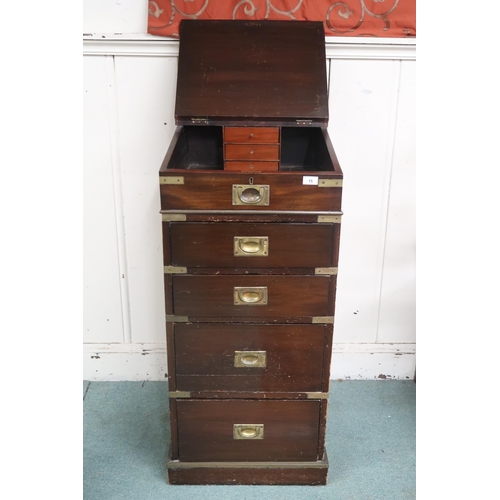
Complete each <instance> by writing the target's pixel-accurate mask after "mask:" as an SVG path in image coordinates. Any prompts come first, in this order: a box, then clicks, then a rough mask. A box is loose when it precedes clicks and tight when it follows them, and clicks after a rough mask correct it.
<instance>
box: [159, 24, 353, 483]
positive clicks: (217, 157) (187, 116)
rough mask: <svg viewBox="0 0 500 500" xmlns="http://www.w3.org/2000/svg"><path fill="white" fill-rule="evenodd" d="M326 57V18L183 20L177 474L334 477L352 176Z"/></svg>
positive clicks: (173, 318) (259, 479) (173, 177)
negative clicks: (331, 428) (333, 112)
mask: <svg viewBox="0 0 500 500" xmlns="http://www.w3.org/2000/svg"><path fill="white" fill-rule="evenodd" d="M249 41H251V42H252V43H250V44H249ZM229 48H230V49H231V50H229ZM255 51H257V53H258V54H259V57H258V58H257V57H256V56H255ZM286 54H289V55H290V54H291V55H292V56H293V57H288V58H286V57H285V55H286ZM262 61H264V62H262ZM325 64H326V63H325V56H324V36H323V28H322V24H321V23H314V22H311V23H310V22H305V23H299V22H298V23H289V22H272V21H269V22H264V21H263V22H251V23H247V22H243V21H241V22H240V21H183V22H182V23H181V31H180V52H179V74H178V83H177V101H176V120H177V123H178V125H179V126H178V128H177V131H176V133H175V135H174V138H173V139H172V142H171V144H170V146H169V148H168V152H167V154H166V157H165V160H164V162H163V164H162V166H161V169H160V195H161V213H162V228H163V255H164V281H165V310H166V332H167V355H168V380H169V390H170V430H171V449H170V457H169V462H168V464H167V470H168V479H169V482H170V483H172V484H311V485H313V484H325V483H326V478H327V471H328V461H327V458H326V451H325V428H326V414H327V404H328V399H327V398H328V388H329V375H330V359H331V347H332V339H333V322H334V315H335V294H336V282H337V269H338V256H339V241H340V222H341V196H342V177H343V176H342V171H341V168H340V166H339V163H338V160H337V158H336V156H335V153H334V150H333V147H332V145H331V143H330V139H329V137H328V133H327V131H326V123H327V119H328V112H327V106H326V68H325ZM271 69H272V71H271ZM304 71H306V73H305V74H304ZM259 72H260V80H259V86H255V84H254V83H255V82H254V81H255V79H256V76H255V75H256V74H257V73H259ZM268 73H271V76H269V75H268ZM291 74H293V75H294V79H293V82H292V83H293V85H292V87H291V86H290V75H291ZM252 82H254V83H252ZM248 85H251V90H252V93H251V95H252V99H251V102H247V101H245V102H243V99H244V97H245V95H246V94H245V93H246V92H247V91H249V87H248ZM252 85H253V86H252ZM235 87H236V89H235ZM276 88H277V89H278V90H279V92H278V94H276V95H274V96H273V92H275V90H274V89H276ZM313 94H314V97H313ZM284 97H286V99H284ZM228 100H229V101H231V100H233V102H232V104H231V103H230V104H228V102H227V101H228Z"/></svg>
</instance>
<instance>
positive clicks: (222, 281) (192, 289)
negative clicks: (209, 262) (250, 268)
mask: <svg viewBox="0 0 500 500" xmlns="http://www.w3.org/2000/svg"><path fill="white" fill-rule="evenodd" d="M335 284H336V276H321V275H317V276H297V275H260V276H259V275H215V276H210V275H174V276H172V296H173V314H174V315H175V316H187V317H188V318H189V319H190V320H193V321H210V318H212V320H214V319H217V318H240V319H241V320H245V321H251V320H259V319H264V318H266V319H269V320H272V321H277V320H278V319H282V320H283V321H280V322H288V321H293V320H292V318H294V317H295V318H304V317H308V318H311V317H315V316H317V317H324V316H331V315H332V314H333V302H334V300H333V297H332V296H331V295H332V292H333V291H334V290H335ZM196 318H197V319H196ZM309 322H310V321H309Z"/></svg>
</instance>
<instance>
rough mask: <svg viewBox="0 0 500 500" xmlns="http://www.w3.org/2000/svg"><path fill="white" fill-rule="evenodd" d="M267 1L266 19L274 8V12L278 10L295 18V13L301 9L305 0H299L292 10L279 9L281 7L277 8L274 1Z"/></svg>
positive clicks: (277, 12) (283, 14)
mask: <svg viewBox="0 0 500 500" xmlns="http://www.w3.org/2000/svg"><path fill="white" fill-rule="evenodd" d="M266 2H267V9H266V19H267V18H268V17H269V12H270V11H271V10H273V11H274V12H276V14H281V15H282V16H287V17H289V18H290V19H295V16H294V15H293V14H294V13H295V12H297V11H298V10H299V9H300V6H301V5H302V3H303V2H304V0H299V2H298V3H297V5H296V6H295V7H294V8H293V9H290V10H279V9H277V8H276V7H275V6H274V5H273V3H272V2H271V0H266Z"/></svg>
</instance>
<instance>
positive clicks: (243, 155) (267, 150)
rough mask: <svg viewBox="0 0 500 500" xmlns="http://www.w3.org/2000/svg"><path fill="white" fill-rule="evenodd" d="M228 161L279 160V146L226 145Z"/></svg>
mask: <svg viewBox="0 0 500 500" xmlns="http://www.w3.org/2000/svg"><path fill="white" fill-rule="evenodd" d="M224 149H225V154H224V157H225V159H226V160H256V161H257V160H269V161H271V160H278V159H279V146H278V145H274V144H269V145H262V144H256V145H253V144H226V145H225V146H224Z"/></svg>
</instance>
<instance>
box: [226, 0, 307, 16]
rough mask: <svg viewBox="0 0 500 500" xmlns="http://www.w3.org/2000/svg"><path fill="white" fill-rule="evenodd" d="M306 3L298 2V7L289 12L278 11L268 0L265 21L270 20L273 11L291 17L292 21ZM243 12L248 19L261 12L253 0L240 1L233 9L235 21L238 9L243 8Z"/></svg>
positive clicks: (300, 0)
mask: <svg viewBox="0 0 500 500" xmlns="http://www.w3.org/2000/svg"><path fill="white" fill-rule="evenodd" d="M303 3H304V0H298V2H297V5H296V6H295V7H293V8H292V9H289V10H280V9H278V8H277V7H276V6H275V5H274V4H273V2H272V0H266V13H265V14H264V19H268V18H269V14H270V13H271V11H273V12H275V13H276V14H280V15H281V16H286V17H289V18H290V19H295V16H294V14H295V12H297V11H298V10H299V9H300V7H301V5H302V4H303ZM243 5H244V7H243V12H244V14H245V15H246V16H248V17H253V16H255V14H256V12H257V11H258V10H259V9H258V8H257V7H256V5H255V4H254V3H253V1H252V0H240V1H239V2H238V3H237V4H236V5H235V7H234V9H233V19H236V15H237V13H238V9H239V8H240V7H241V6H243Z"/></svg>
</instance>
